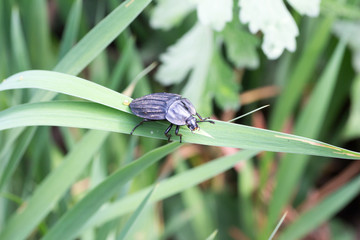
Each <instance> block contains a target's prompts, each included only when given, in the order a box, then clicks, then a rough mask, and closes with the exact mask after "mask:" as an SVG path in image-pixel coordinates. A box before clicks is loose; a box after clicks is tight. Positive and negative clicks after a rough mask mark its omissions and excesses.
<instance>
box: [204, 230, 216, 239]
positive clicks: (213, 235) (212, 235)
mask: <svg viewBox="0 0 360 240" xmlns="http://www.w3.org/2000/svg"><path fill="white" fill-rule="evenodd" d="M217 233H218V230H215V231H214V232H213V233H212V234H211V235H210V236H209V237H208V238H206V240H214V239H215V237H216V235H217Z"/></svg>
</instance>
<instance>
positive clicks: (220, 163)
mask: <svg viewBox="0 0 360 240" xmlns="http://www.w3.org/2000/svg"><path fill="white" fill-rule="evenodd" d="M257 153H258V151H253V150H243V151H239V152H237V153H235V154H233V155H230V156H225V157H221V158H218V159H216V160H213V161H211V162H209V163H206V164H203V165H201V166H199V167H197V168H193V169H190V170H188V171H186V172H184V173H180V174H177V175H175V176H174V177H171V178H169V179H165V180H163V181H161V182H160V184H159V186H158V188H157V189H156V192H155V193H154V195H153V197H152V198H151V199H150V203H154V202H157V201H160V200H163V199H165V198H168V197H170V196H173V195H175V194H177V193H180V192H182V191H184V190H185V189H188V188H190V187H193V186H195V185H197V184H199V183H201V182H203V181H206V180H208V179H210V178H212V177H214V176H216V175H218V174H220V173H222V172H224V171H226V170H229V169H230V168H232V167H233V166H234V165H235V164H236V163H238V162H241V161H245V160H247V159H249V158H251V157H253V156H255V155H256V154H257ZM151 188H152V186H150V187H148V188H146V189H143V190H141V191H139V192H137V193H135V194H133V195H130V196H127V197H125V198H123V199H120V200H119V201H117V202H115V203H113V204H111V205H109V206H108V207H107V208H104V209H102V210H101V211H99V212H98V213H97V214H96V215H95V216H94V217H93V218H92V219H91V221H90V222H89V223H88V224H87V225H86V226H85V228H88V227H90V226H92V227H93V226H96V225H101V224H104V223H105V222H107V221H109V220H111V219H114V218H117V217H120V216H123V215H124V214H126V213H129V212H131V211H133V210H134V209H136V207H137V206H138V205H139V204H140V202H141V201H142V199H144V197H145V196H146V194H147V193H148V192H149V191H150V189H151Z"/></svg>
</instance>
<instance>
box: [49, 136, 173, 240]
mask: <svg viewBox="0 0 360 240" xmlns="http://www.w3.org/2000/svg"><path fill="white" fill-rule="evenodd" d="M178 146H180V145H179V144H178V143H172V144H168V145H165V146H162V147H160V148H157V149H155V150H153V151H151V152H149V153H147V154H145V155H143V156H142V157H140V158H139V159H138V160H136V161H134V162H132V163H130V164H129V165H127V166H126V167H124V168H122V169H120V170H119V171H117V172H116V173H114V174H113V175H111V176H110V177H108V178H107V179H106V180H105V181H103V182H102V183H100V184H99V185H98V186H97V187H96V188H94V189H93V190H92V191H91V192H89V193H88V194H87V195H86V196H85V197H84V198H83V199H82V200H81V201H80V202H79V203H78V204H76V205H75V206H74V207H73V208H72V209H71V210H70V211H68V212H67V213H66V214H65V215H64V216H63V217H62V218H61V219H60V220H59V221H58V222H57V223H56V224H55V226H54V227H53V228H52V229H51V230H50V231H49V232H48V233H47V234H46V235H45V237H44V238H43V239H44V240H46V239H51V240H56V239H60V240H62V239H72V238H74V237H76V236H77V234H78V233H79V231H80V229H81V228H82V227H83V226H84V225H85V224H86V222H87V221H88V220H89V218H90V217H91V216H92V215H93V214H95V213H96V212H97V211H98V210H99V208H100V207H101V205H102V204H104V203H105V202H106V201H108V200H109V198H110V197H112V196H113V195H114V194H115V193H116V192H117V191H119V187H121V186H122V185H123V184H125V183H126V182H127V181H129V180H130V179H132V178H133V177H134V176H136V175H137V174H139V173H140V172H142V171H143V170H145V169H146V168H147V167H149V166H150V165H152V164H154V163H155V162H157V161H159V160H160V159H161V158H163V157H164V156H166V155H167V154H169V153H170V152H172V151H173V150H174V149H176V148H177V147H178Z"/></svg>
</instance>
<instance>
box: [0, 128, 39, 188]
mask: <svg viewBox="0 0 360 240" xmlns="http://www.w3.org/2000/svg"><path fill="white" fill-rule="evenodd" d="M34 133H35V129H33V128H29V129H25V131H23V132H22V136H21V137H20V138H18V139H17V141H16V142H15V146H12V147H13V148H14V150H13V149H11V150H13V151H8V152H7V153H8V154H9V155H5V156H4V157H3V158H0V159H1V164H0V192H2V191H3V188H4V186H5V185H6V183H7V182H8V181H9V179H10V177H11V176H12V174H13V173H14V171H15V169H16V167H17V166H18V165H19V162H20V159H21V156H22V155H23V154H24V152H25V150H26V147H27V146H28V144H29V141H30V138H32V136H33V135H34Z"/></svg>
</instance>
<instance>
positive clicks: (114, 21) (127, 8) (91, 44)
mask: <svg viewBox="0 0 360 240" xmlns="http://www.w3.org/2000/svg"><path fill="white" fill-rule="evenodd" d="M150 2H151V0H142V1H134V0H128V1H125V2H124V3H122V4H121V5H120V6H119V7H117V8H116V9H115V10H114V11H112V12H111V13H110V14H109V15H108V16H107V17H106V18H104V19H103V20H102V21H101V22H99V24H97V25H96V26H95V27H94V28H93V29H92V30H91V31H90V32H89V33H88V34H87V35H86V36H85V37H84V38H82V39H81V40H80V42H79V43H78V44H76V45H75V46H74V47H73V48H72V49H71V51H70V52H69V53H68V54H66V56H65V57H64V58H62V59H61V61H60V62H59V63H58V64H57V65H56V67H55V69H54V70H55V71H58V72H66V73H69V74H74V75H77V74H78V73H79V72H80V71H81V70H83V69H84V68H85V67H86V66H87V65H88V64H89V63H90V62H91V61H92V60H93V59H94V58H95V57H96V56H98V55H99V53H100V52H101V51H103V50H104V49H105V47H106V46H108V45H109V44H110V43H111V42H112V41H113V40H114V39H115V38H116V37H117V36H118V35H119V34H120V33H121V32H122V31H123V30H124V29H125V28H126V27H127V26H128V25H129V24H130V23H131V22H132V21H133V20H134V19H135V18H136V17H137V16H138V15H139V14H140V13H141V12H142V10H143V9H144V8H145V7H146V6H147V5H148V4H149V3H150Z"/></svg>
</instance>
